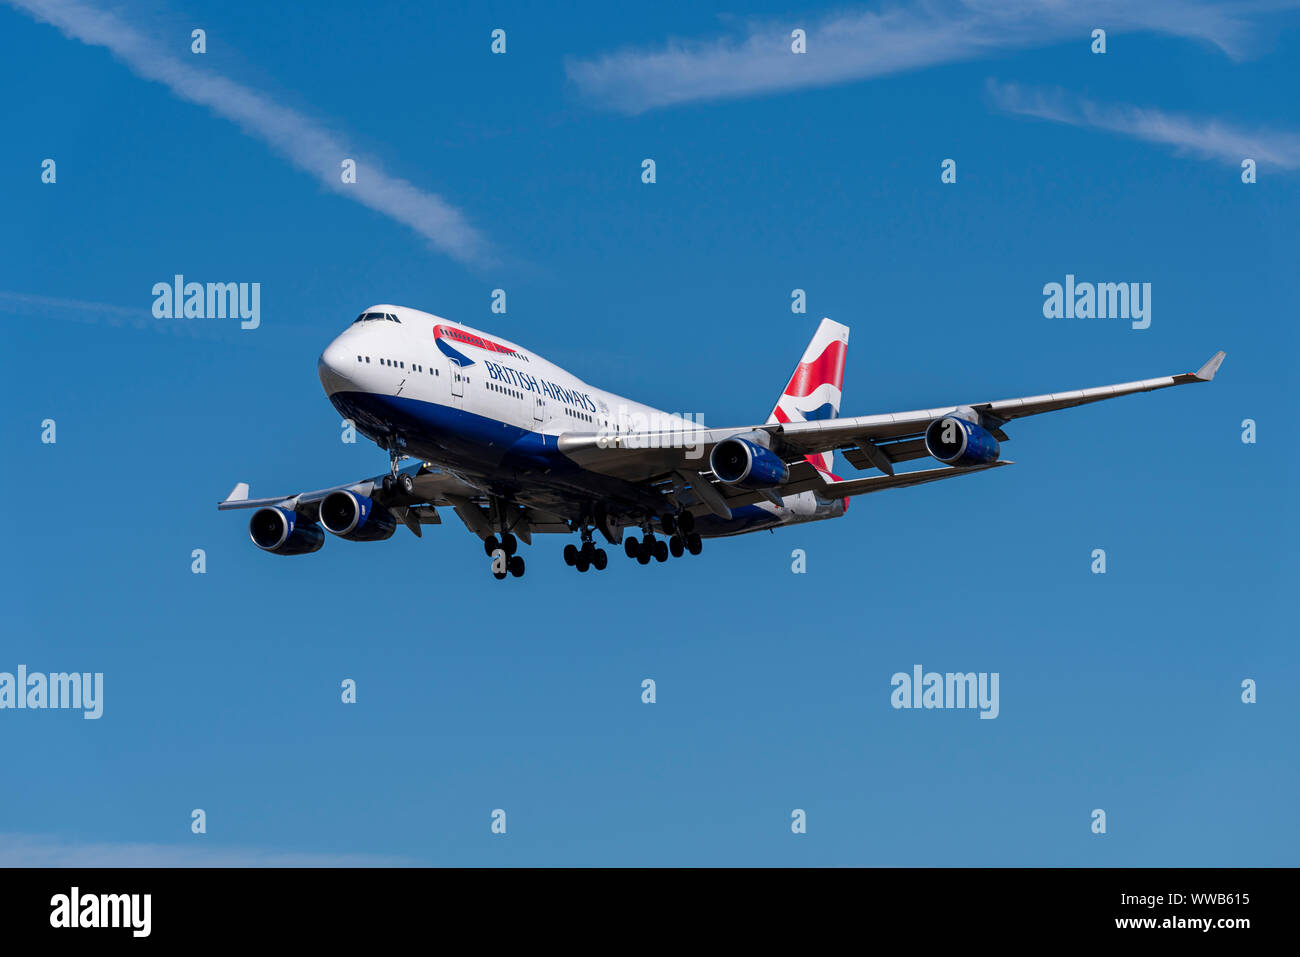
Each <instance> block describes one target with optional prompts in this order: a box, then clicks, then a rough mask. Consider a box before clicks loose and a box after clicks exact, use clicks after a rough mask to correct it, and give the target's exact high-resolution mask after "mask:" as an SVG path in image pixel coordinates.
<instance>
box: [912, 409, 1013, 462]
mask: <svg viewBox="0 0 1300 957" xmlns="http://www.w3.org/2000/svg"><path fill="white" fill-rule="evenodd" d="M925 450H926V451H927V452H929V453H930V455H932V456H934V457H935V458H936V459H938V460H939V461H940V462H942V463H944V464H945V465H955V466H965V465H989V464H991V463H993V462H996V461H997V460H998V455H1000V454H1001V451H1002V449H1001V447H1000V446H999V445H998V440H997V439H995V438H993V436H992V435H990V434H989V433H988V431H987V430H986V429H984V428H983V427H982V426H978V425H976V424H975V423H974V422H968V421H966V420H965V419H959V418H958V417H957V416H955V415H945V416H944V417H943V418H942V419H935V420H934V421H933V422H931V423H930V425H929V426H928V427H927V428H926V430H925Z"/></svg>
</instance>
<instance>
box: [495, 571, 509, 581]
mask: <svg viewBox="0 0 1300 957" xmlns="http://www.w3.org/2000/svg"><path fill="white" fill-rule="evenodd" d="M492 577H493V578H495V579H496V580H497V581H502V580H504V579H505V577H506V573H505V572H493V573H492Z"/></svg>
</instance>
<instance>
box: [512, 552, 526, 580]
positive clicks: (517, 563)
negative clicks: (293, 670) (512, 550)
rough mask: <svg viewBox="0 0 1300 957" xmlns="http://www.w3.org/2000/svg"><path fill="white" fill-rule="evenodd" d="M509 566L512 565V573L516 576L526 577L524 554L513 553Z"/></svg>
mask: <svg viewBox="0 0 1300 957" xmlns="http://www.w3.org/2000/svg"><path fill="white" fill-rule="evenodd" d="M509 567H510V574H512V575H514V576H515V577H516V578H523V577H524V556H523V555H512V556H511V557H510V565H509Z"/></svg>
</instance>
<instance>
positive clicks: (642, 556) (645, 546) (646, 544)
mask: <svg viewBox="0 0 1300 957" xmlns="http://www.w3.org/2000/svg"><path fill="white" fill-rule="evenodd" d="M654 550H655V543H654V539H652V538H646V539H643V540H642V541H641V544H640V545H638V546H637V549H636V560H637V561H638V562H640V563H641V564H642V565H649V564H650V558H651V557H652V556H653V555H654Z"/></svg>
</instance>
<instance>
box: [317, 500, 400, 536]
mask: <svg viewBox="0 0 1300 957" xmlns="http://www.w3.org/2000/svg"><path fill="white" fill-rule="evenodd" d="M320 523H321V524H322V525H324V526H325V530H326V531H327V532H330V533H332V534H334V535H337V536H338V537H339V538H346V539H347V540H348V541H352V542H382V541H383V540H384V539H386V538H392V537H393V530H394V529H395V528H396V527H397V520H396V519H395V518H393V513H392V512H390V511H389V510H388V509H386V508H384V507H383V506H382V505H378V504H376V503H375V501H374V499H370V498H367V497H366V496H364V495H358V494H357V493H356V492H348V491H338V492H330V493H329V495H327V496H325V500H324V501H323V502H321V503H320Z"/></svg>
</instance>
